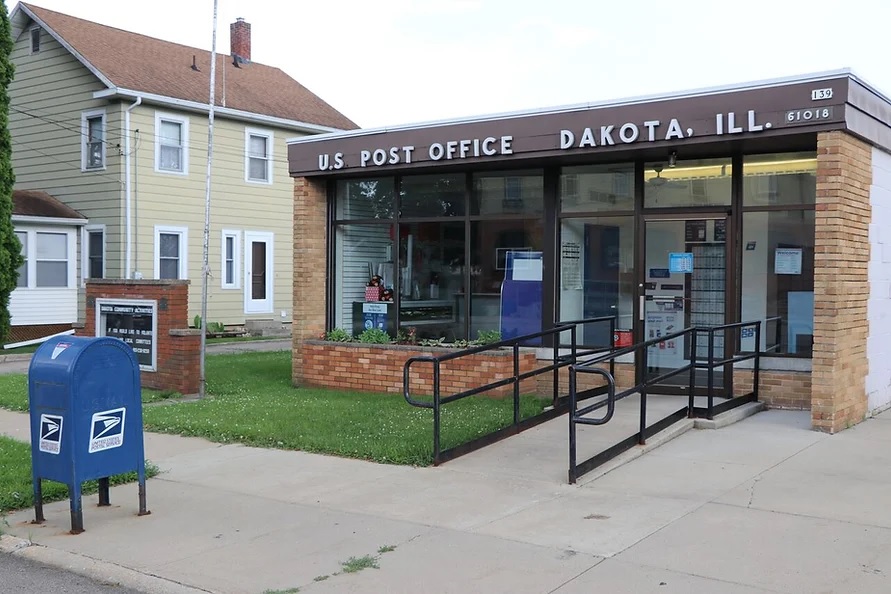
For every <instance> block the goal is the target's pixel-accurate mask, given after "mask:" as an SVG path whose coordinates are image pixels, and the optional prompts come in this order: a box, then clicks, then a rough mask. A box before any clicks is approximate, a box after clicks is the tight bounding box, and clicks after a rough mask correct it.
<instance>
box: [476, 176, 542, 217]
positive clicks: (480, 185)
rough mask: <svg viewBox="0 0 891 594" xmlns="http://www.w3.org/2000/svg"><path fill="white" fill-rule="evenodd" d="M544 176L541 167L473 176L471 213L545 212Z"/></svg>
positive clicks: (535, 213) (534, 213)
mask: <svg viewBox="0 0 891 594" xmlns="http://www.w3.org/2000/svg"><path fill="white" fill-rule="evenodd" d="M542 212H544V177H543V175H542V171H541V170H540V169H537V170H532V171H516V172H504V171H498V172H489V173H477V174H474V176H473V195H472V201H471V214H475V215H490V214H533V215H537V214H541V213H542Z"/></svg>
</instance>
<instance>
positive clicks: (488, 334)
mask: <svg viewBox="0 0 891 594" xmlns="http://www.w3.org/2000/svg"><path fill="white" fill-rule="evenodd" d="M474 342H475V343H476V344H495V343H496V342H501V331H500V330H480V331H479V332H477V338H476V340H475V341H474Z"/></svg>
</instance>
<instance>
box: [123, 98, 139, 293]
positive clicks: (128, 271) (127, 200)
mask: <svg viewBox="0 0 891 594" xmlns="http://www.w3.org/2000/svg"><path fill="white" fill-rule="evenodd" d="M141 103H142V97H137V98H136V101H134V102H133V104H132V105H131V106H130V107H128V108H127V110H126V111H125V112H124V211H125V216H126V219H127V222H126V228H127V232H126V235H127V251H126V257H125V260H126V263H125V267H124V270H125V275H124V278H130V277H131V276H132V271H133V263H132V249H133V231H132V229H131V225H130V204H131V191H130V111H131V110H133V109H134V108H135V107H137V106H138V105H140V104H141Z"/></svg>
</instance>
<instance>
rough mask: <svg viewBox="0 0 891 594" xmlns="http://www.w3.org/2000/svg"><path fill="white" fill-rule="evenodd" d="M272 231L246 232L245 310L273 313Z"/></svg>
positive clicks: (248, 311)
mask: <svg viewBox="0 0 891 594" xmlns="http://www.w3.org/2000/svg"><path fill="white" fill-rule="evenodd" d="M272 239H273V236H272V233H266V232H257V231H245V232H244V311H245V313H272V290H273V284H272V279H273V271H274V270H275V269H274V268H273V259H272Z"/></svg>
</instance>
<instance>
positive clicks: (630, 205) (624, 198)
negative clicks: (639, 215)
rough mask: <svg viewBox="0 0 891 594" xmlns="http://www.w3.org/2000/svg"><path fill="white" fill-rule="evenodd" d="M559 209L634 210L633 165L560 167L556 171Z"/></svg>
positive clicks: (564, 210) (585, 210) (565, 210)
mask: <svg viewBox="0 0 891 594" xmlns="http://www.w3.org/2000/svg"><path fill="white" fill-rule="evenodd" d="M560 209H561V210H562V211H563V212H603V211H621V210H628V211H631V210H634V164H632V163H618V164H615V165H585V166H582V167H564V168H563V170H562V171H561V174H560Z"/></svg>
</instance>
